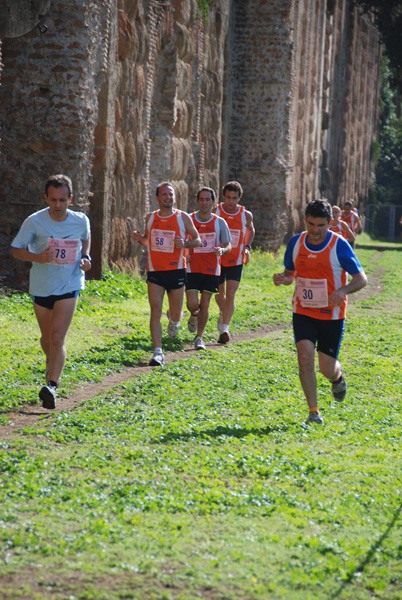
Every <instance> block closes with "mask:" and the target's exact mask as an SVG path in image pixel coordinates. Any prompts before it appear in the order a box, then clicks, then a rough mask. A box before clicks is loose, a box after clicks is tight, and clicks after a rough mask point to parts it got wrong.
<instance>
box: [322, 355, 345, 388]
mask: <svg viewBox="0 0 402 600" xmlns="http://www.w3.org/2000/svg"><path fill="white" fill-rule="evenodd" d="M318 364H319V367H320V371H321V373H322V375H324V377H326V378H327V379H330V380H331V381H334V380H337V379H339V378H340V376H341V375H342V367H341V363H340V362H339V360H337V359H336V358H334V357H332V356H328V354H324V353H323V352H318Z"/></svg>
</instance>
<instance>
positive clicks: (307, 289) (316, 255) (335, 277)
mask: <svg viewBox="0 0 402 600" xmlns="http://www.w3.org/2000/svg"><path fill="white" fill-rule="evenodd" d="M306 237H307V232H306V231H304V232H303V233H302V234H300V237H299V239H298V240H297V242H296V244H295V247H294V248H293V264H294V267H295V271H296V287H295V291H294V294H293V301H292V303H293V312H295V313H298V314H301V315H307V316H308V317H313V318H314V319H323V320H332V319H344V318H345V314H346V305H347V298H345V300H344V302H343V303H342V306H340V307H339V306H336V307H331V306H328V298H329V296H330V295H331V294H332V292H334V291H335V290H337V289H338V288H340V287H342V286H344V285H346V283H347V274H346V271H345V270H344V269H343V268H342V266H341V264H340V263H339V260H338V257H337V253H336V244H337V241H338V240H339V239H340V236H338V235H336V234H332V235H331V238H330V239H329V241H328V243H327V245H326V246H325V248H323V249H322V250H318V251H315V250H311V248H307V246H306V244H305V240H306Z"/></svg>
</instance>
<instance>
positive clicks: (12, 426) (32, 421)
mask: <svg viewBox="0 0 402 600" xmlns="http://www.w3.org/2000/svg"><path fill="white" fill-rule="evenodd" d="M380 255H381V252H378V253H377V254H376V256H375V257H374V258H373V262H375V260H377V258H378V257H379V256H380ZM381 274H382V270H381V269H378V271H377V273H376V275H375V276H374V277H371V278H370V281H369V284H368V285H367V287H366V288H364V289H363V290H361V291H360V292H358V293H357V294H353V295H352V296H350V297H349V301H352V302H354V301H357V300H361V299H364V298H366V297H368V296H372V295H375V294H378V293H379V291H380V289H381V285H380V279H381ZM289 327H290V323H289V324H283V325H264V326H262V327H260V328H259V329H257V330H255V331H251V332H248V333H245V334H240V335H236V336H233V337H232V342H243V341H247V340H255V339H261V338H264V337H267V336H268V335H270V334H271V333H273V332H274V331H281V330H284V329H288V328H289ZM218 347H221V346H220V345H219V344H218V343H215V344H208V349H214V348H218ZM196 353H197V350H194V349H193V347H192V346H187V347H185V348H184V350H183V351H182V352H169V353H166V354H165V362H173V361H175V360H182V359H183V358H187V357H188V356H191V355H193V354H196ZM153 369H154V367H149V366H148V365H147V364H139V365H138V366H137V367H128V368H127V369H125V370H124V371H121V372H120V373H114V374H113V375H109V376H108V377H106V378H105V379H103V380H102V381H101V382H98V383H93V384H85V385H83V386H82V387H81V388H79V389H76V390H75V391H74V393H73V394H72V395H71V396H69V397H67V398H63V399H61V400H59V402H58V404H57V406H56V408H55V410H52V411H51V412H49V411H48V410H46V409H44V408H42V407H41V406H40V405H30V404H26V405H23V406H21V408H19V409H18V410H17V411H15V412H12V413H8V415H7V416H8V419H9V424H8V425H4V426H0V441H1V440H3V441H6V440H11V439H13V438H14V437H16V436H17V435H18V433H19V432H20V431H21V430H22V429H25V428H26V427H32V426H34V425H36V424H37V423H39V422H40V423H41V424H43V423H46V421H47V420H52V418H53V415H55V414H57V413H58V412H65V411H69V410H74V408H76V407H77V406H78V405H79V404H81V403H82V402H84V401H86V400H89V399H90V398H93V397H94V396H96V394H99V393H101V392H105V391H107V390H109V389H110V388H112V387H115V386H117V385H120V384H121V383H123V382H125V381H128V380H130V379H132V378H133V377H137V376H138V375H142V374H144V373H148V372H150V371H152V370H153Z"/></svg>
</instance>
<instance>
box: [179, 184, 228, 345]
mask: <svg viewBox="0 0 402 600" xmlns="http://www.w3.org/2000/svg"><path fill="white" fill-rule="evenodd" d="M215 198H216V196H215V192H214V190H213V189H212V188H209V187H203V188H201V189H200V190H199V191H198V193H197V207H198V211H197V212H194V213H192V214H191V215H190V216H191V218H192V220H193V223H194V226H195V228H196V230H197V231H198V233H199V235H200V238H201V246H200V247H199V248H193V249H190V250H189V251H188V259H189V260H188V263H187V283H186V296H187V308H188V309H189V311H190V318H189V321H188V329H189V331H191V332H192V333H196V337H195V340H194V347H195V349H196V350H205V344H204V342H203V340H202V335H203V333H204V330H205V326H206V324H207V322H208V318H209V304H210V301H211V297H212V294H217V293H218V286H219V275H220V272H221V259H222V257H225V256H227V254H228V252H230V249H231V245H230V232H229V228H228V226H227V224H226V221H225V220H224V219H222V218H221V217H218V216H217V215H215V214H212V209H213V208H214V205H215Z"/></svg>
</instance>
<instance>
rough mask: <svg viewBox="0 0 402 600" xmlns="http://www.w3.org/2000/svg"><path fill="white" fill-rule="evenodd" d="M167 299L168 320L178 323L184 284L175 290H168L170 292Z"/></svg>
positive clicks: (181, 309)
mask: <svg viewBox="0 0 402 600" xmlns="http://www.w3.org/2000/svg"><path fill="white" fill-rule="evenodd" d="M168 300H169V316H170V320H171V321H173V323H179V322H180V321H181V317H182V312H183V302H184V285H183V286H182V287H180V288H177V289H175V290H170V292H168Z"/></svg>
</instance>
